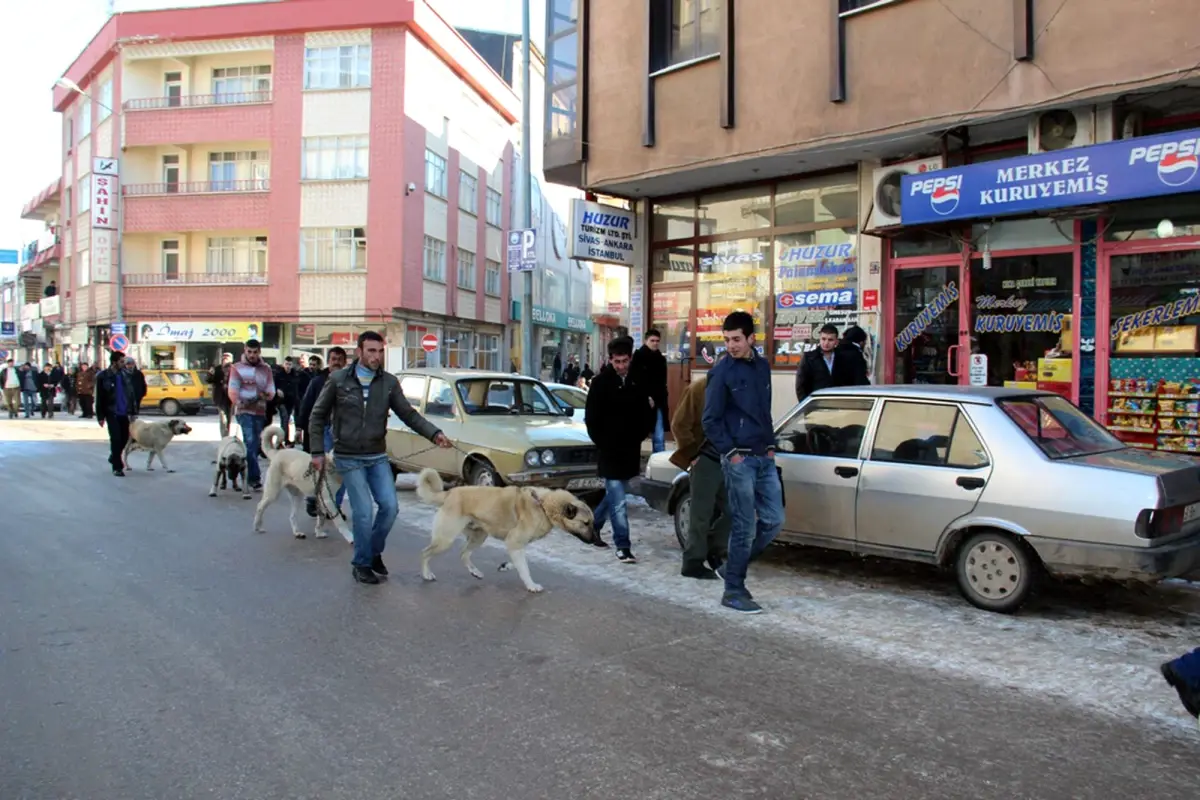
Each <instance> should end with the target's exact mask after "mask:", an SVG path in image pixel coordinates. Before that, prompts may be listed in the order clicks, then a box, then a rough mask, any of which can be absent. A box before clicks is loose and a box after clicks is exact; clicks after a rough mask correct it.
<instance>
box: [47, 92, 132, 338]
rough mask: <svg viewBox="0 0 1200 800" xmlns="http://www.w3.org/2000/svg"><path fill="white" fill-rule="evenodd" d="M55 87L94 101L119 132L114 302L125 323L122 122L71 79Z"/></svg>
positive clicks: (116, 315) (113, 110)
mask: <svg viewBox="0 0 1200 800" xmlns="http://www.w3.org/2000/svg"><path fill="white" fill-rule="evenodd" d="M54 85H55V86H58V87H59V88H61V89H66V90H67V91H68V92H74V93H75V94H78V95H79V96H80V97H85V98H87V99H88V100H91V101H94V102H95V103H96V105H98V106H100V107H101V108H104V109H106V110H107V111H108V113H109V114H110V115H112V116H113V118H114V122H113V124H114V125H115V126H116V130H117V136H115V137H114V139H115V140H117V141H116V146H115V147H114V150H116V152H117V155H116V156H115V158H116V161H117V187H118V192H117V195H118V196H116V197H114V198H113V202H114V203H116V204H118V206H117V208H116V210H117V213H118V215H119V216H118V219H119V222H117V242H116V251H117V263H116V264H115V265H114V271H115V273H116V274H115V276H114V280H115V282H116V288H115V289H114V291H113V301H114V305H115V306H116V312H115V317H116V321H118V322H121V321H124V319H125V315H124V309H123V307H122V306H123V300H124V292H125V285H124V284H125V281H124V275H123V274H122V273H123V272H124V268H125V252H124V244H125V237H124V235H123V233H124V228H125V202H124V200H122V199H121V198H120V197H119V195H120V179H121V178H120V176H121V142H120V141H119V139H120V131H121V125H120V120H117V119H116V116H117V112H116V110H115V109H113V108H112V107H111V106H107V105H105V104H104V103H101V102H100V101H99V100H96V98H94V97H92V95H91V94H89V93H88V92H85V91H84V90H83V87H81V86H80V85H79V84H78V83H76V82H75V81H73V80H71V79H70V78H66V77H63V78H59V79H58V80H56V81H55V82H54ZM88 133H89V134H90V133H91V131H88ZM71 211H72V210H71V209H67V213H68V214H70V213H71ZM88 248H89V249H91V244H90V243H89V245H88Z"/></svg>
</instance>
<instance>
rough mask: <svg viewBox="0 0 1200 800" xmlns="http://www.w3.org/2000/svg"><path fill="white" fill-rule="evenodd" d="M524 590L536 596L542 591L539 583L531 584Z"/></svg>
mask: <svg viewBox="0 0 1200 800" xmlns="http://www.w3.org/2000/svg"><path fill="white" fill-rule="evenodd" d="M525 588H526V589H528V590H529V591H531V592H533V593H534V594H537V593H538V592H541V591H543V588H542V585H541V584H540V583H531V584H529V585H528V586H526V587H525Z"/></svg>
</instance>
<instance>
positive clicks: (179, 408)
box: [142, 369, 212, 417]
mask: <svg viewBox="0 0 1200 800" xmlns="http://www.w3.org/2000/svg"><path fill="white" fill-rule="evenodd" d="M142 375H144V376H145V378H146V396H145V398H143V399H142V407H143V408H158V409H159V410H160V411H162V413H164V414H166V415H167V416H168V417H174V416H178V415H179V413H180V412H183V413H185V414H189V415H193V414H198V413H200V409H202V408H204V406H206V405H211V404H212V394H211V391H210V390H209V388H208V376H207V375H206V374H205V373H203V372H200V371H198V370H194V369H147V370H143V371H142Z"/></svg>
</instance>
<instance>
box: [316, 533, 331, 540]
mask: <svg viewBox="0 0 1200 800" xmlns="http://www.w3.org/2000/svg"><path fill="white" fill-rule="evenodd" d="M316 536H317V538H318V539H328V538H329V534H328V533H326V532H325V531H317V533H316Z"/></svg>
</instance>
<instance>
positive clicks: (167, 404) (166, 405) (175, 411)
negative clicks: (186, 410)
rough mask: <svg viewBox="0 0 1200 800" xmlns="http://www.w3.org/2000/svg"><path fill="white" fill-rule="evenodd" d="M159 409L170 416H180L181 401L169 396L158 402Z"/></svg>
mask: <svg viewBox="0 0 1200 800" xmlns="http://www.w3.org/2000/svg"><path fill="white" fill-rule="evenodd" d="M158 407H159V409H160V410H161V411H162V413H163V414H165V415H167V416H168V417H176V416H179V401H178V400H172V399H170V398H167V399H166V400H163V401H162V402H161V403H159V404H158Z"/></svg>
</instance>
